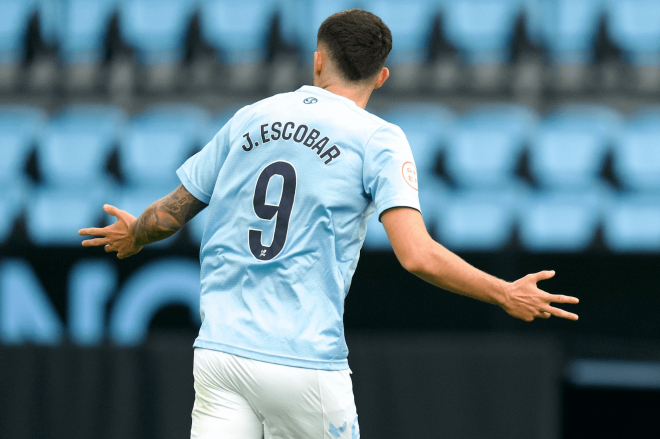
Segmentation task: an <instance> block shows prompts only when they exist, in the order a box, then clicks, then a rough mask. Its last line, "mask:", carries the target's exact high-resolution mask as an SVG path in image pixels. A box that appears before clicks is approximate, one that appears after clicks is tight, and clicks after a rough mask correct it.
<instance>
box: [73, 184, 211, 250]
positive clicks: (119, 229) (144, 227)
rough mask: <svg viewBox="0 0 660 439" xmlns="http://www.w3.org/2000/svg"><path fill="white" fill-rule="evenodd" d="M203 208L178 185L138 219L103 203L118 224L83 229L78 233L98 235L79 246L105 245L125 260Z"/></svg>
mask: <svg viewBox="0 0 660 439" xmlns="http://www.w3.org/2000/svg"><path fill="white" fill-rule="evenodd" d="M206 206H207V205H206V203H203V202H201V201H199V200H198V199H197V198H195V197H194V196H193V195H192V194H191V193H190V192H188V191H187V190H186V188H185V187H183V185H180V186H179V187H178V188H177V189H176V190H175V191H174V192H172V193H171V194H169V195H167V196H166V197H164V198H161V199H160V200H158V201H156V202H154V203H153V204H151V205H150V206H149V207H147V209H146V210H145V211H144V212H142V215H140V217H139V218H137V219H136V218H135V217H134V216H133V215H131V214H130V213H128V212H125V211H123V210H120V209H117V208H116V207H114V206H110V205H108V204H106V205H105V206H103V210H105V211H106V212H107V213H108V214H110V215H113V216H116V217H117V222H116V223H114V224H112V225H109V226H107V227H103V228H89V229H82V230H80V231H79V232H78V234H80V235H86V236H100V237H101V238H95V239H88V240H85V241H83V243H82V245H83V246H84V247H98V246H104V247H105V251H106V252H117V257H118V258H119V259H124V258H127V257H129V256H132V255H134V254H136V253H137V252H139V251H140V250H142V247H144V246H145V245H147V244H151V243H152V242H156V241H160V240H163V239H165V238H168V237H170V236H172V235H173V234H175V233H176V232H177V231H178V230H179V229H180V228H181V227H183V225H184V224H185V223H187V222H188V221H190V220H191V219H192V218H193V217H194V216H195V215H197V214H198V213H199V212H201V211H202V210H203V209H204V208H205V207H206Z"/></svg>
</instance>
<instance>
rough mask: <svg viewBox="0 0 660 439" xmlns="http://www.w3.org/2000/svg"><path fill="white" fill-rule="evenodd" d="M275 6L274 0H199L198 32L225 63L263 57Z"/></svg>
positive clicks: (255, 59)
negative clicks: (199, 19)
mask: <svg viewBox="0 0 660 439" xmlns="http://www.w3.org/2000/svg"><path fill="white" fill-rule="evenodd" d="M275 6H276V4H275V0H242V1H235V0H202V1H201V4H200V8H201V10H200V18H201V25H202V35H203V36H204V39H205V40H206V41H207V42H208V43H209V44H210V45H212V46H213V47H215V48H216V49H217V50H218V51H219V55H220V57H221V59H222V60H223V61H224V62H226V63H228V64H249V63H255V62H258V61H263V60H264V58H265V57H266V49H267V46H268V37H269V34H270V29H271V24H272V19H273V16H274V14H275Z"/></svg>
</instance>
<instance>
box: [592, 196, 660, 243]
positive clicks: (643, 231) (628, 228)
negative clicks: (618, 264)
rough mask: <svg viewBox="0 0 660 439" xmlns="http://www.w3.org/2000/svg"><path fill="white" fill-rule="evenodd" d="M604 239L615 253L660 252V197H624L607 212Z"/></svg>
mask: <svg viewBox="0 0 660 439" xmlns="http://www.w3.org/2000/svg"><path fill="white" fill-rule="evenodd" d="M604 237H605V243H606V244H607V246H608V247H609V248H610V249H611V250H613V251H615V252H629V253H636V252H639V253H641V252H654V253H657V252H660V197H659V196H658V195H657V194H653V195H624V196H621V197H620V198H619V199H618V200H617V201H616V202H614V203H612V204H611V206H610V208H609V209H608V211H607V214H606V216H605V228H604Z"/></svg>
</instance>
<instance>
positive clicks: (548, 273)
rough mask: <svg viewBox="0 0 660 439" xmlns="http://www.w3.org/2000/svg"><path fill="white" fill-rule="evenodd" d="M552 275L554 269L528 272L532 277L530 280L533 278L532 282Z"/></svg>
mask: <svg viewBox="0 0 660 439" xmlns="http://www.w3.org/2000/svg"><path fill="white" fill-rule="evenodd" d="M554 275H555V271H554V270H545V271H539V272H538V273H533V274H530V275H529V276H530V277H531V278H532V280H534V282H540V281H542V280H546V279H550V278H551V277H554Z"/></svg>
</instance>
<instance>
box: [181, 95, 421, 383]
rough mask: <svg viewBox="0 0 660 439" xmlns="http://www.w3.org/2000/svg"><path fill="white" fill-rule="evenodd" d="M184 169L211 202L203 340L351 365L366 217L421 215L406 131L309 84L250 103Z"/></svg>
mask: <svg viewBox="0 0 660 439" xmlns="http://www.w3.org/2000/svg"><path fill="white" fill-rule="evenodd" d="M177 174H178V176H179V178H180V179H181V182H182V184H183V185H184V186H185V188H186V189H187V190H188V191H189V192H190V193H191V194H192V195H194V196H195V197H196V198H198V199H199V200H201V201H203V202H205V203H208V205H209V206H208V207H207V209H208V217H207V221H206V226H205V229H204V236H203V239H202V247H201V253H200V256H201V263H202V270H201V303H200V309H201V316H202V327H201V329H200V332H199V336H198V338H197V340H196V341H195V347H201V348H207V349H214V350H218V351H222V352H226V353H229V354H233V355H238V356H241V357H246V358H251V359H254V360H261V361H266V362H270V363H276V364H282V365H287V366H297V367H304V368H310V369H324V370H341V369H346V368H348V362H347V360H346V357H347V355H348V349H347V347H346V342H345V340H344V325H343V314H344V298H345V297H346V294H347V293H348V289H349V287H350V284H351V279H352V277H353V273H354V272H355V267H356V266H357V262H358V258H359V254H360V248H361V247H362V243H363V241H364V237H365V233H366V225H367V221H368V220H369V218H370V217H371V216H372V215H373V213H374V211H376V212H377V213H378V215H380V214H381V213H382V212H383V211H384V210H386V209H389V208H392V207H396V206H407V207H412V208H415V209H418V210H419V201H418V197H417V175H416V170H415V166H414V161H413V157H412V153H411V151H410V146H409V145H408V142H407V140H406V138H405V136H404V134H403V132H402V131H401V129H400V128H398V127H397V126H395V125H392V124H390V123H387V122H385V121H384V120H382V119H380V118H378V117H376V116H374V115H372V114H370V113H368V112H367V111H365V110H363V109H361V108H360V107H358V106H357V105H356V104H355V103H354V102H353V101H351V100H350V99H347V98H344V97H342V96H338V95H336V94H334V93H331V92H329V91H326V90H324V89H322V88H318V87H312V86H305V87H302V88H301V89H299V90H297V91H295V92H292V93H285V94H280V95H276V96H273V97H271V98H268V99H265V100H263V101H260V102H257V103H256V104H253V105H249V106H247V107H245V108H243V109H241V110H239V111H238V112H237V113H236V115H235V116H234V117H233V118H232V119H231V120H230V121H229V122H227V124H226V125H225V126H224V127H223V128H222V130H220V132H219V133H218V134H217V135H216V136H215V137H214V138H213V140H211V142H210V143H209V144H208V145H206V147H205V148H204V149H202V151H200V152H199V153H198V154H196V155H195V156H193V157H191V158H190V159H189V160H188V161H186V163H185V164H184V165H183V166H182V167H181V168H180V169H179V170H178V171H177Z"/></svg>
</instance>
